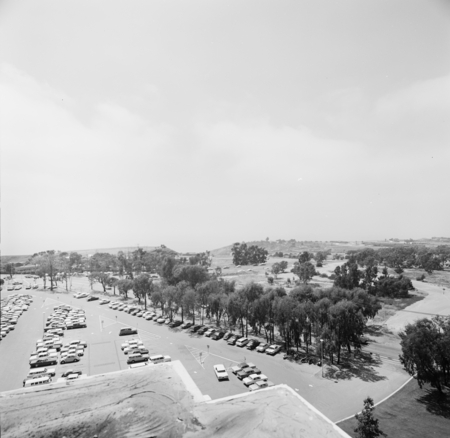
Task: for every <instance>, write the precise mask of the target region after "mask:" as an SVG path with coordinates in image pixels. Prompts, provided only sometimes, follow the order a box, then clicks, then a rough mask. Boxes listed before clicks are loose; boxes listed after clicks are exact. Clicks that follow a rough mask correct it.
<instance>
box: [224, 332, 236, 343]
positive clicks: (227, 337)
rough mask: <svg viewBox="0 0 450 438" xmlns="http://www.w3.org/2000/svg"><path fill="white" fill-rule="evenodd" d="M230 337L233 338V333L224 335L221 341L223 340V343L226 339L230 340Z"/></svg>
mask: <svg viewBox="0 0 450 438" xmlns="http://www.w3.org/2000/svg"><path fill="white" fill-rule="evenodd" d="M231 336H234V333H233V332H226V333H225V334H224V336H223V340H224V341H228V339H230V338H231Z"/></svg>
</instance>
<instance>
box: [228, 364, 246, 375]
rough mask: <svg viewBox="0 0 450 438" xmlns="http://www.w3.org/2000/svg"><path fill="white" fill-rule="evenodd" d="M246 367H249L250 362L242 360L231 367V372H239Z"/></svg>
mask: <svg viewBox="0 0 450 438" xmlns="http://www.w3.org/2000/svg"><path fill="white" fill-rule="evenodd" d="M244 368H248V363H247V362H240V363H238V364H237V365H234V366H232V367H231V372H232V373H233V374H237V373H238V372H239V371H241V370H242V369H244Z"/></svg>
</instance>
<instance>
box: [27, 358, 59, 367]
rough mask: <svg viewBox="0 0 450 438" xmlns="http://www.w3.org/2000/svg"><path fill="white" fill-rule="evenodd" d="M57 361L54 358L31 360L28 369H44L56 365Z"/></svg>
mask: <svg viewBox="0 0 450 438" xmlns="http://www.w3.org/2000/svg"><path fill="white" fill-rule="evenodd" d="M57 363H58V361H57V360H56V359H55V358H53V357H52V358H48V359H33V360H32V361H30V368H37V367H46V366H48V365H56V364H57Z"/></svg>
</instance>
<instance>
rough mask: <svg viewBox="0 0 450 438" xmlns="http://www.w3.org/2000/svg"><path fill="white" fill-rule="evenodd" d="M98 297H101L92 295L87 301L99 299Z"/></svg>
mask: <svg viewBox="0 0 450 438" xmlns="http://www.w3.org/2000/svg"><path fill="white" fill-rule="evenodd" d="M98 299H99V297H95V296H94V295H90V296H89V297H88V299H87V301H95V300H98Z"/></svg>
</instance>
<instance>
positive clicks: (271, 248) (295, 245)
mask: <svg viewBox="0 0 450 438" xmlns="http://www.w3.org/2000/svg"><path fill="white" fill-rule="evenodd" d="M383 242H384V241H381V240H380V241H378V242H377V244H375V242H370V243H369V242H360V241H358V242H355V241H342V240H331V241H312V240H311V241H305V240H304V241H297V240H295V239H291V240H283V239H279V240H273V241H271V240H256V241H251V242H245V243H246V244H247V246H250V245H257V246H259V247H261V248H265V249H267V251H268V252H269V255H271V254H273V253H275V252H280V251H281V252H282V253H284V254H290V253H300V252H303V251H308V252H317V251H326V250H328V249H329V250H331V252H332V253H342V252H346V251H349V250H352V249H362V248H367V247H369V248H375V247H376V246H380V245H382V243H383ZM232 246H233V245H228V246H224V247H223V248H218V249H215V250H213V251H211V254H212V255H213V256H214V257H225V256H229V255H230V254H231V248H232Z"/></svg>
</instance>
